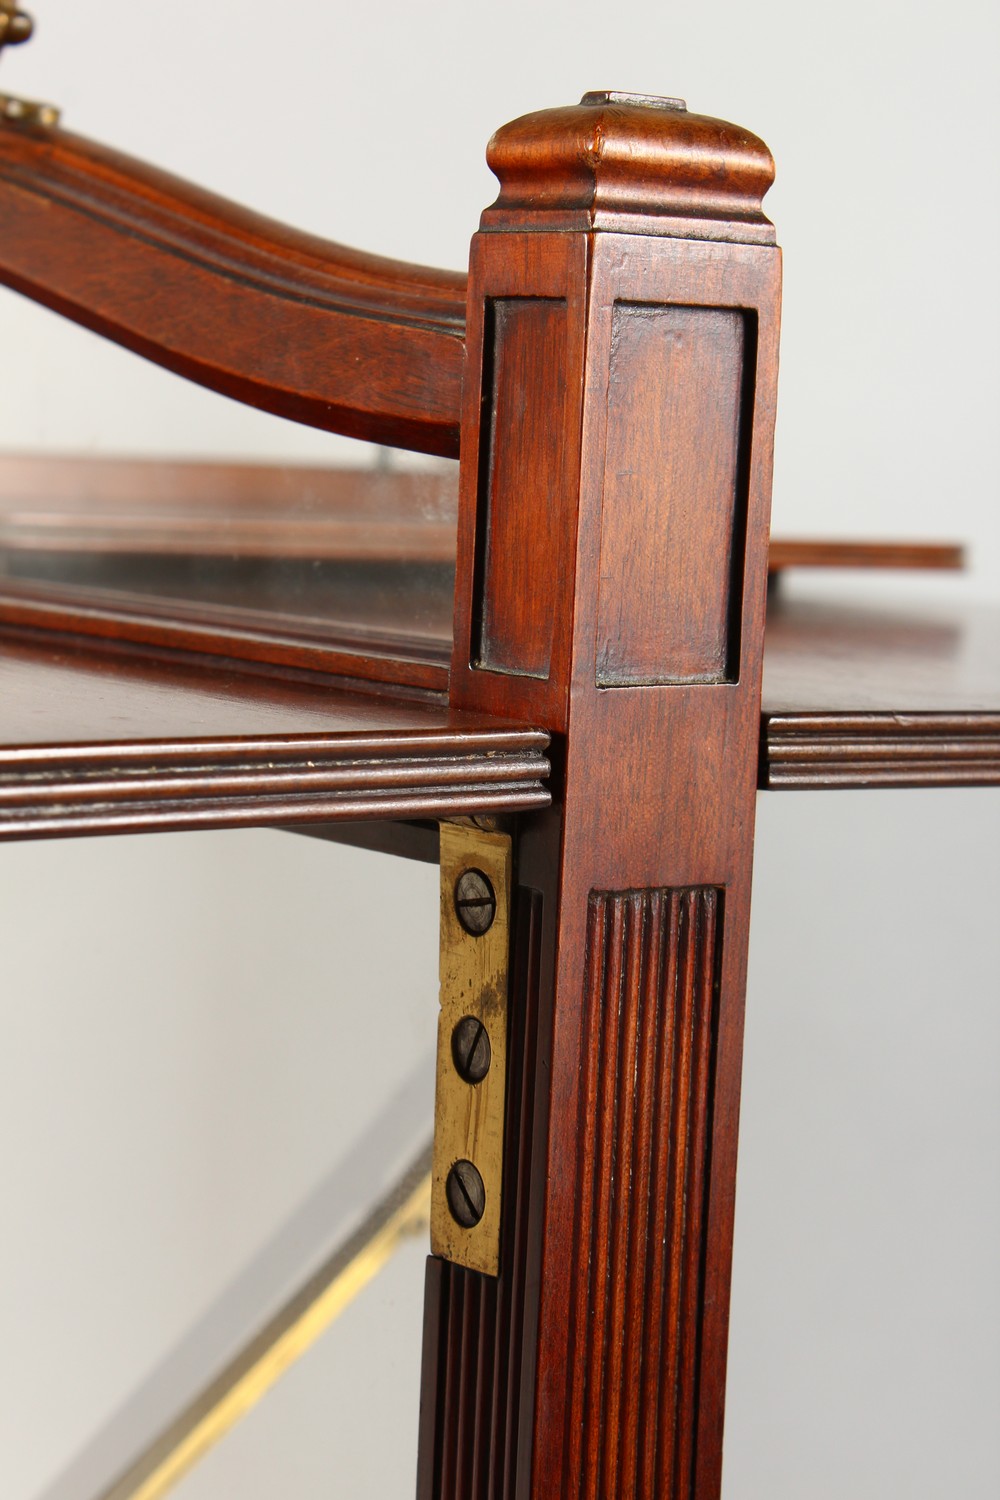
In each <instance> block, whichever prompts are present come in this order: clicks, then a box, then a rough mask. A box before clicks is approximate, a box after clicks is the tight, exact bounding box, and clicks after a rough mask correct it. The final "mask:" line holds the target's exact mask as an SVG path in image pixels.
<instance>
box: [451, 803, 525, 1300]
mask: <svg viewBox="0 0 1000 1500" xmlns="http://www.w3.org/2000/svg"><path fill="white" fill-rule="evenodd" d="M470 870H475V871H479V872H480V873H481V874H483V875H485V876H486V878H487V880H488V881H489V883H490V885H491V886H492V888H493V893H494V896H495V899H496V913H495V916H494V918H493V922H492V925H491V926H490V927H489V928H488V930H487V931H485V932H482V933H480V934H479V935H475V934H474V933H471V932H468V931H466V929H465V928H464V927H463V925H462V923H461V922H460V921H459V918H458V913H457V909H456V905H455V900H456V898H455V889H456V886H457V884H458V881H459V879H460V878H461V877H462V875H463V874H465V873H466V872H467V871H470ZM510 891H511V841H510V838H509V837H508V835H507V834H504V833H486V832H484V831H483V830H482V829H479V828H474V827H468V826H465V825H460V824H456V823H442V824H441V1014H440V1017H439V1018H438V1046H437V1097H436V1100H435V1106H434V1162H433V1169H432V1177H431V1250H432V1251H433V1253H434V1254H435V1255H440V1256H443V1257H444V1258H445V1259H447V1260H451V1261H454V1262H455V1263H456V1264H457V1265H460V1266H467V1267H468V1268H469V1270H472V1271H482V1272H484V1273H485V1274H486V1275H487V1276H496V1275H497V1274H498V1271H499V1267H500V1208H501V1197H502V1188H503V1135H504V1095H505V1090H506V1082H507V965H508V952H509V947H510ZM466 1016H472V1017H474V1018H475V1019H476V1020H478V1021H480V1022H482V1024H483V1026H484V1027H485V1028H486V1032H487V1035H488V1037H489V1045H490V1064H489V1069H488V1071H487V1073H486V1075H485V1077H484V1078H482V1079H481V1081H480V1082H478V1083H467V1082H466V1081H465V1079H464V1078H462V1077H461V1075H460V1074H459V1072H458V1069H457V1067H456V1063H455V1058H454V1054H453V1048H452V1038H453V1036H454V1033H455V1028H456V1026H457V1025H458V1023H459V1022H460V1021H462V1020H463V1019H464V1018H465V1017H466ZM460 1161H465V1162H471V1163H472V1165H473V1166H474V1167H475V1168H476V1170H477V1171H478V1173H479V1175H480V1177H481V1178H482V1181H483V1187H484V1188H485V1207H484V1209H483V1215H482V1218H481V1219H480V1220H479V1222H478V1223H477V1224H474V1225H473V1226H471V1227H469V1228H465V1227H463V1226H462V1224H460V1223H459V1222H458V1221H457V1220H456V1219H455V1218H454V1217H453V1215H452V1211H451V1208H450V1207H449V1204H448V1194H447V1182H448V1176H449V1173H450V1172H451V1170H452V1168H453V1167H454V1165H455V1163H456V1162H460Z"/></svg>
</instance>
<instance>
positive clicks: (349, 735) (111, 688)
mask: <svg viewBox="0 0 1000 1500" xmlns="http://www.w3.org/2000/svg"><path fill="white" fill-rule="evenodd" d="M547 740H548V737H547V735H545V734H544V733H542V732H541V731H537V730H534V731H533V730H530V729H519V728H516V727H514V726H510V725H502V724H500V723H498V722H497V721H495V720H491V719H489V718H487V717H486V716H484V715H476V714H467V713H457V712H454V711H452V710H450V709H448V708H442V707H435V706H433V705H429V704H422V703H406V702H405V701H400V700H389V699H386V698H384V697H380V696H376V695H361V694H356V693H350V692H346V691H344V690H343V689H342V688H338V687H337V686H336V685H335V684H333V683H331V682H329V681H326V680H324V679H322V678H319V677H314V678H313V679H312V680H311V681H294V680H286V681H280V680H275V679H274V678H260V677H255V676H253V675H252V674H247V673H241V672H239V671H236V670H233V669H230V670H228V671H227V670H220V668H219V667H218V666H215V667H214V668H212V669H206V668H205V667H203V666H198V665H194V664H191V663H187V662H181V661H177V660H175V661H170V660H167V659H164V658H155V657H152V656H143V655H141V654H135V655H132V656H128V657H126V656H123V655H121V654H119V653H115V652H102V651H100V650H95V649H93V648H90V649H87V648H84V647H82V646H81V647H79V648H74V647H73V646H71V645H70V644H68V643H66V642H61V643H56V642H54V641H52V640H50V639H47V638H46V637H45V636H44V635H41V636H38V637H36V638H34V639H28V638H22V639H17V638H15V637H11V636H9V635H8V636H5V637H4V639H3V642H2V650H0V837H6V838H26V837H35V838H37V837H41V836H51V835H56V834H80V833H114V832H135V831H140V830H152V829H167V828H171V829H172V828H213V827H233V826H241V827H245V826H251V825H255V826H268V825H272V824H279V825H280V824H285V825H290V824H293V823H297V822H315V823H328V822H331V821H334V820H343V819H372V818H379V819H385V818H387V819H400V818H420V817H439V816H440V817H448V816H457V815H468V814H474V813H499V812H511V811H516V810H518V809H521V808H525V807H537V806H540V805H544V804H546V803H547V802H548V800H549V793H548V792H547V791H546V789H545V786H544V778H545V777H546V776H547V774H548V762H547V760H546V757H545V747H546V744H547Z"/></svg>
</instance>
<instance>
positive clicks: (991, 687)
mask: <svg viewBox="0 0 1000 1500" xmlns="http://www.w3.org/2000/svg"><path fill="white" fill-rule="evenodd" d="M998 781H1000V611H998V610H996V609H992V608H988V607H985V606H979V607H975V606H972V607H969V606H967V607H964V608H960V607H959V606H957V605H947V604H944V603H942V602H939V603H928V602H927V601H926V600H922V601H921V604H920V608H919V609H917V608H916V607H915V605H914V604H913V603H909V604H907V603H906V602H905V601H902V602H898V603H896V604H895V605H889V604H886V603H885V602H884V601H883V602H881V603H879V602H873V601H872V600H866V599H859V600H856V601H855V602H853V603H852V602H846V601H840V602H838V601H836V600H835V599H831V598H830V597H829V596H824V597H815V596H810V594H809V593H805V592H803V591H802V590H801V589H799V590H797V591H796V592H795V593H794V594H791V595H789V596H788V597H787V598H784V599H781V598H779V599H778V600H777V601H773V602H772V605H771V607H770V609H769V611H768V623H767V638H766V652H765V658H764V694H763V726H762V734H761V768H760V784H761V786H763V787H773V788H823V787H863V786H985V785H996V784H997V782H998Z"/></svg>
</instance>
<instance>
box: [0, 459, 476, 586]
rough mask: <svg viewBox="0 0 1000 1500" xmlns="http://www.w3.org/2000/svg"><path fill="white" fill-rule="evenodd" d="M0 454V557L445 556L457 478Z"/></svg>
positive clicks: (449, 557) (406, 559)
mask: <svg viewBox="0 0 1000 1500" xmlns="http://www.w3.org/2000/svg"><path fill="white" fill-rule="evenodd" d="M442 467H443V470H444V472H440V473H439V472H437V470H434V469H409V470H406V469H395V470H393V469H376V468H370V467H369V468H366V469H357V468H331V467H327V468H320V467H319V466H317V465H312V464H294V463H289V464H261V463H256V464H252V463H244V464H237V463H229V462H227V463H222V462H219V463H206V462H198V463H193V462H187V461H183V460H176V459H174V460H168V459H153V458H145V459H136V458H94V457H93V456H91V455H89V454H72V455H69V454H40V453H30V454H29V453H3V454H0V552H18V553H21V552H78V553H90V552H94V553H101V554H102V555H107V554H109V553H110V554H117V553H131V554H139V555H146V554H149V555H152V556H156V557H163V556H168V557H170V556H196V557H236V558H267V559H272V558H296V559H303V560H308V561H315V560H316V559H320V558H323V559H337V560H343V561H348V562H393V563H427V562H437V563H448V562H454V558H455V527H456V524H457V519H458V474H457V472H455V465H454V464H450V465H446V466H442Z"/></svg>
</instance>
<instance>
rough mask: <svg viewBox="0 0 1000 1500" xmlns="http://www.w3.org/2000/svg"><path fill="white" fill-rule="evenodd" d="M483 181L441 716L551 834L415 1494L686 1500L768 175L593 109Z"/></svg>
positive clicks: (444, 1297) (731, 1065) (517, 939)
mask: <svg viewBox="0 0 1000 1500" xmlns="http://www.w3.org/2000/svg"><path fill="white" fill-rule="evenodd" d="M490 151H491V156H490V159H491V164H492V165H493V166H494V168H495V169H496V170H497V172H498V175H499V176H500V178H501V183H502V191H501V195H500V198H499V200H498V203H497V204H496V205H495V206H494V208H493V209H491V210H487V212H486V214H485V215H484V218H483V232H482V233H480V234H479V235H478V236H477V237H476V239H475V240H474V241H473V250H472V260H471V275H470V288H469V317H468V345H467V360H468V364H467V372H466V385H465V412H464V418H463V429H462V470H461V514H460V523H459V554H458V577H459V592H458V597H457V601H456V633H455V637H456V645H455V656H454V660H453V666H452V698H453V701H454V702H455V703H456V704H461V705H468V706H473V705H474V706H476V707H478V708H488V709H490V710H492V711H494V712H497V713H504V714H510V715H512V716H514V717H517V718H521V719H524V720H529V721H534V722H537V723H540V724H543V725H544V726H545V727H546V728H549V729H551V730H552V731H554V734H555V742H554V750H555V757H554V762H555V768H556V775H555V784H554V791H555V805H554V807H553V809H552V810H550V811H549V812H547V813H542V814H538V815H528V816H525V817H524V818H522V819H521V822H520V830H519V838H518V847H517V884H518V889H519V898H518V905H517V910H516V915H515V923H514V967H513V973H514V981H513V985H512V996H511V1018H512V1019H511V1032H512V1035H511V1038H510V1050H509V1064H508V1066H509V1069H510V1075H509V1076H510V1079H511V1083H510V1097H509V1100H508V1134H507V1147H506V1159H505V1182H504V1207H503V1219H504V1226H503V1239H502V1247H501V1273H500V1277H499V1279H498V1281H497V1282H496V1283H493V1282H490V1281H488V1280H487V1279H485V1278H481V1277H477V1276H474V1275H471V1274H470V1273H467V1272H463V1271H459V1270H457V1269H456V1268H454V1267H451V1266H447V1265H443V1264H441V1265H438V1264H432V1266H431V1268H430V1271H429V1278H428V1286H429V1300H428V1312H429V1316H428V1341H427V1348H426V1351H425V1375H424V1394H425V1405H426V1411H425V1416H426V1421H425V1424H424V1428H423V1445H422V1452H421V1481H420V1482H421V1494H422V1496H423V1497H426V1500H430V1497H432V1496H433V1497H434V1500H470V1497H475V1500H478V1497H480V1496H482V1497H487V1496H488V1497H496V1500H499V1497H514V1496H517V1497H520V1500H528V1497H531V1500H543V1497H544V1500H547V1497H570V1496H572V1497H578V1496H579V1497H593V1500H597V1497H601V1500H604V1497H607V1500H611V1497H615V1500H617V1497H626V1496H628V1497H631V1496H636V1497H641V1500H681V1497H684V1500H689V1497H699V1500H710V1497H712V1496H717V1495H718V1492H719V1485H720V1468H721V1443H722V1415H723V1394H724V1383H725V1353H726V1331H727V1321H728V1301H729V1272H730V1255H731V1242H732V1217H733V1195H734V1181H735V1163H736V1130H737V1116H738V1101H739V1076H740V1058H741V1046H742V1019H743V994H744V981H745V967H746V948H747V929H748V916H749V895H750V874H751V860H752V844H753V814H754V796H755V782H756V763H757V741H758V733H759V718H760V669H761V659H762V644H763V613H764V602H765V592H766V570H767V523H768V507H769V497H770V461H771V438H772V431H773V414H774V386H775V374H776V362H777V310H778V295H779V274H780V272H779V261H778V254H777V251H776V250H775V249H774V248H773V246H772V245H771V244H769V243H767V242H766V241H767V240H768V238H769V234H768V231H767V230H766V229H765V226H766V221H765V220H763V218H762V216H761V215H760V213H759V195H760V193H761V192H762V191H763V189H764V188H765V187H766V185H767V182H768V181H769V180H770V171H771V167H770V158H769V156H767V153H766V148H764V147H762V146H761V145H760V143H759V142H756V141H754V139H753V137H750V136H748V135H747V133H746V132H743V131H737V130H736V129H735V128H734V127H730V126H724V125H721V124H720V123H719V122H717V121H704V120H701V119H699V117H696V116H690V115H687V114H686V113H685V112H683V111H682V110H678V109H677V108H676V107H674V106H664V107H662V108H657V107H656V106H654V105H650V104H648V103H634V102H633V103H630V102H628V101H624V102H622V101H620V100H611V101H608V100H607V99H606V98H605V96H599V98H598V99H597V102H595V103H591V104H587V103H585V104H584V105H583V106H580V107H578V108H577V109H573V110H562V111H549V112H546V113H545V114H541V115H538V116H529V117H528V118H527V119H526V120H523V121H518V122H515V124H514V125H512V126H509V127H506V129H505V130H504V131H501V132H499V134H498V135H497V136H496V137H494V140H493V142H492V143H491V148H490ZM588 153H589V154H588ZM581 161H582V162H584V163H586V170H584V168H583V167H581ZM587 172H589V173H590V178H589V183H590V187H589V191H590V193H591V197H590V199H589V200H588V202H589V206H588V212H587V214H586V215H585V216H584V217H583V219H582V220H581V219H580V218H579V217H578V214H579V204H580V200H581V194H583V196H586V194H585V192H584V189H583V188H581V181H580V178H581V174H582V175H583V176H586V173H587ZM630 173H631V174H634V176H631V177H630V175H629V174H630ZM754 184H755V191H756V193H757V200H758V208H757V212H756V217H755V215H754V211H753V208H752V204H751V202H750V199H751V198H752V196H753V195H752V192H751V186H752V185H754ZM682 203H683V204H684V205H685V207H684V210H683V212H680V211H679V205H681V204H682ZM608 205H611V207H608ZM612 208H613V209H614V211H613V212H612V211H611V210H612ZM575 215H576V216H577V217H574V216H575Z"/></svg>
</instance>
